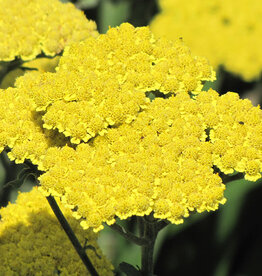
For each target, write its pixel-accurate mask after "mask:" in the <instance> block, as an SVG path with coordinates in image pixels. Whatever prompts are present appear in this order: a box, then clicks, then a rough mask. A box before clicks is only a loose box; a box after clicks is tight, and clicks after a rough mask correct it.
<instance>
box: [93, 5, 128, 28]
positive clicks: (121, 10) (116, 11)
mask: <svg viewBox="0 0 262 276" xmlns="http://www.w3.org/2000/svg"><path fill="white" fill-rule="evenodd" d="M130 5H131V2H130V1H129V0H121V1H112V0H103V1H100V5H99V8H98V28H99V31H100V33H106V31H107V30H108V27H109V26H111V27H115V26H118V25H120V24H121V23H123V22H126V21H127V19H128V17H129V12H130V7H131V6H130Z"/></svg>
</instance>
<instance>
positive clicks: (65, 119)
mask: <svg viewBox="0 0 262 276" xmlns="http://www.w3.org/2000/svg"><path fill="white" fill-rule="evenodd" d="M49 71H50V70H49ZM213 80H215V72H214V71H213V69H212V67H211V66H210V65H209V63H208V61H207V59H205V58H202V57H199V56H194V55H192V54H191V52H190V50H189V48H188V47H187V46H185V44H184V42H183V41H182V40H181V39H177V40H175V41H169V40H166V39H164V38H156V37H155V36H154V35H153V34H152V33H151V31H150V30H149V28H148V27H140V28H135V27H133V26H132V25H131V24H129V23H124V24H122V25H120V26H119V27H116V28H110V29H109V30H108V32H107V33H106V34H101V35H98V36H93V35H89V36H88V37H87V38H86V39H84V40H82V41H80V42H79V41H75V42H72V43H71V44H70V45H69V46H67V47H66V48H65V50H64V51H63V54H62V56H61V58H60V60H59V63H58V66H57V67H56V70H55V72H43V71H41V70H37V71H36V70H35V71H32V70H30V71H28V72H27V73H26V74H25V75H24V76H21V77H19V78H17V79H16V82H15V85H14V86H15V87H9V88H7V89H3V90H0V104H1V106H3V108H2V109H1V111H0V130H1V131H0V149H1V151H4V150H6V151H8V156H9V158H10V159H11V160H14V161H15V162H16V163H24V162H28V161H30V162H31V163H32V164H33V165H35V166H37V169H38V175H40V174H41V176H39V177H38V181H39V185H40V187H39V188H38V190H37V192H38V191H39V190H40V191H41V192H42V194H43V195H44V196H46V197H47V199H48V202H49V204H50V205H51V207H52V209H53V211H54V212H55V214H56V216H57V217H58V219H59V221H60V223H61V224H62V225H63V224H64V223H65V220H63V218H62V217H61V212H60V213H59V207H58V206H57V205H56V201H55V197H57V198H59V200H61V205H63V206H65V207H67V208H68V209H70V210H71V211H70V212H69V210H68V212H69V213H70V214H71V215H72V216H73V217H74V218H76V219H77V220H79V223H80V225H81V226H82V228H83V230H82V231H83V232H82V233H85V232H84V231H88V233H90V231H93V232H99V231H101V230H102V229H103V228H104V225H105V224H107V225H109V226H110V227H111V228H112V229H113V230H116V231H117V232H119V233H120V234H121V235H123V236H124V237H126V238H127V239H129V240H131V241H132V242H134V243H136V244H138V245H140V246H141V248H142V261H141V268H140V271H139V273H140V274H141V275H153V249H154V243H155V240H156V238H157V234H158V232H159V231H160V230H161V229H163V228H164V227H165V226H167V225H168V224H171V223H172V224H180V223H183V221H184V219H185V218H187V217H189V216H190V214H192V213H193V212H194V211H196V212H199V213H202V212H204V211H214V210H217V209H218V207H219V204H224V203H225V202H226V199H225V197H224V190H225V188H226V186H225V184H226V183H227V182H228V181H229V180H230V179H232V178H236V177H244V178H245V179H247V180H250V181H256V180H257V179H259V178H261V172H262V157H261V156H262V154H261V153H262V144H261V139H262V123H261V122H262V120H261V119H262V111H261V109H260V108H259V106H257V107H254V106H252V104H251V102H250V101H249V100H241V99H240V98H239V96H238V94H236V93H233V92H228V93H227V94H225V95H223V96H220V95H219V94H218V93H217V92H216V91H214V90H212V89H210V90H209V91H207V92H206V91H202V88H203V83H204V82H205V81H213ZM35 192H36V190H35ZM21 196H22V195H20V197H21ZM11 206H13V205H11ZM30 206H31V205H30ZM32 206H33V203H32ZM7 208H9V207H7ZM12 208H15V207H12ZM33 210H34V209H33ZM133 216H135V217H136V218H137V220H138V221H139V225H140V236H135V235H134V234H132V233H129V232H127V231H126V230H125V229H123V228H122V227H120V226H119V225H118V224H117V223H116V219H117V218H119V219H122V220H124V219H127V218H130V217H133ZM14 220H16V219H14ZM74 223H75V222H74ZM69 232H70V231H69ZM69 232H67V233H68V236H69V237H71V238H72V235H71V234H72V233H71V232H70V233H71V234H70V233H69ZM71 241H72V239H71ZM73 244H74V242H73ZM74 245H75V244H74ZM92 246H93V247H96V246H95V245H92ZM78 249H79V248H78ZM79 250H80V251H78V253H79V255H80V256H81V258H82V260H83V259H85V258H86V257H83V256H86V255H85V253H84V254H83V250H81V248H80V249H79ZM70 254H71V253H70ZM99 254H100V253H98V255H99ZM94 256H95V255H94ZM83 261H84V263H85V262H86V259H85V260H83ZM91 261H92V262H93V261H94V262H96V261H95V260H93V259H92V258H91ZM85 264H86V263H85ZM106 267H108V268H109V266H106ZM106 267H105V271H110V272H108V273H111V270H110V269H111V268H110V269H109V270H107V268H106ZM58 269H59V268H58ZM98 273H101V272H99V271H98ZM103 273H104V272H103ZM103 273H102V274H101V275H106V274H103ZM91 274H92V273H91ZM94 275H97V274H94ZM109 275H110V274H109Z"/></svg>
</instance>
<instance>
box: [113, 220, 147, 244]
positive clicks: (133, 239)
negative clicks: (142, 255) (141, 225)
mask: <svg viewBox="0 0 262 276" xmlns="http://www.w3.org/2000/svg"><path fill="white" fill-rule="evenodd" d="M109 227H110V228H111V229H112V230H114V231H115V232H117V233H119V234H120V235H121V236H122V237H124V238H125V239H127V240H129V241H131V242H133V243H135V244H136V245H139V246H142V245H145V244H147V240H145V239H143V238H140V237H137V236H135V235H134V234H133V233H130V232H128V231H126V229H125V228H124V227H121V226H120V225H118V224H116V223H115V224H112V225H110V226H109Z"/></svg>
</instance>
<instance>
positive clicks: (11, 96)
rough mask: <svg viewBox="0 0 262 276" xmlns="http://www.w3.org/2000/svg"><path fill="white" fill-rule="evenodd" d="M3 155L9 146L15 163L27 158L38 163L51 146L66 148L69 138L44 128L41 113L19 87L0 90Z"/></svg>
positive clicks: (1, 147) (0, 150)
mask: <svg viewBox="0 0 262 276" xmlns="http://www.w3.org/2000/svg"><path fill="white" fill-rule="evenodd" d="M0 105H1V106H2V108H1V109H0V152H2V151H3V150H4V148H6V147H7V146H8V147H9V148H10V149H11V151H10V152H9V153H8V156H9V158H10V159H11V160H15V161H16V163H23V162H24V160H25V159H29V160H31V161H32V162H33V163H34V164H39V162H40V160H41V159H42V158H43V156H44V154H45V153H46V150H47V148H48V147H51V146H63V145H64V144H65V143H66V140H67V139H66V138H65V137H64V136H63V135H61V134H59V133H58V132H56V131H50V130H46V129H43V127H42V124H43V123H42V120H41V114H38V113H36V112H35V111H34V103H33V101H32V100H31V99H30V98H29V97H28V96H27V94H26V91H24V90H22V89H21V90H19V91H18V90H17V89H16V88H8V89H6V90H1V89H0Z"/></svg>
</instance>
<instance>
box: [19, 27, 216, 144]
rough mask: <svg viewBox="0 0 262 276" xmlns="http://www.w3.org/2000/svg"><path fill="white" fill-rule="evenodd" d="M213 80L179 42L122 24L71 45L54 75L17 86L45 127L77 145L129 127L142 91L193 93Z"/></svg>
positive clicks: (142, 99)
mask: <svg viewBox="0 0 262 276" xmlns="http://www.w3.org/2000/svg"><path fill="white" fill-rule="evenodd" d="M94 49H95V50H94ZM214 78H215V76H214V72H213V71H212V69H211V67H210V66H209V64H208V62H207V60H206V59H204V58H200V57H193V56H192V55H191V53H190V51H189V49H188V48H187V47H186V46H185V45H184V44H183V42H182V41H180V40H178V41H176V42H174V43H171V42H169V41H166V40H163V39H159V40H155V39H154V37H153V35H152V34H151V32H150V31H149V29H148V27H142V28H134V27H133V26H132V25H130V24H128V23H125V24H122V25H121V26H120V27H117V28H111V29H110V30H109V31H108V32H107V34H105V35H100V36H99V37H98V38H93V37H89V38H88V39H86V40H85V41H83V42H81V43H74V44H72V45H71V47H69V48H67V49H66V50H65V52H64V54H63V57H62V58H61V59H60V63H59V66H58V68H57V73H55V74H51V73H49V74H48V73H46V74H42V75H39V76H38V77H36V76H35V75H33V77H31V75H28V76H27V77H26V78H22V79H20V80H19V81H18V82H17V86H18V87H19V88H23V89H25V90H26V91H28V94H29V96H30V98H32V99H33V101H34V103H35V104H36V111H43V112H45V114H44V116H43V121H44V125H43V126H44V127H45V128H47V129H58V131H59V132H62V133H63V134H64V135H65V136H69V137H70V138H71V142H72V143H75V144H79V143H80V142H81V141H85V142H87V141H88V140H89V139H90V138H92V137H94V136H96V135H97V134H100V135H103V134H104V133H105V132H106V129H107V128H108V127H109V126H117V125H119V124H122V123H130V122H131V121H132V120H133V119H134V118H135V117H136V116H137V114H138V112H139V111H140V110H141V109H144V108H145V107H146V105H148V102H149V99H148V98H147V97H146V95H145V92H150V91H156V90H158V91H159V92H161V93H164V94H168V93H175V94H178V93H182V92H187V93H189V92H190V93H193V94H197V93H199V91H201V88H202V86H203V85H202V82H203V81H205V80H214Z"/></svg>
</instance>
